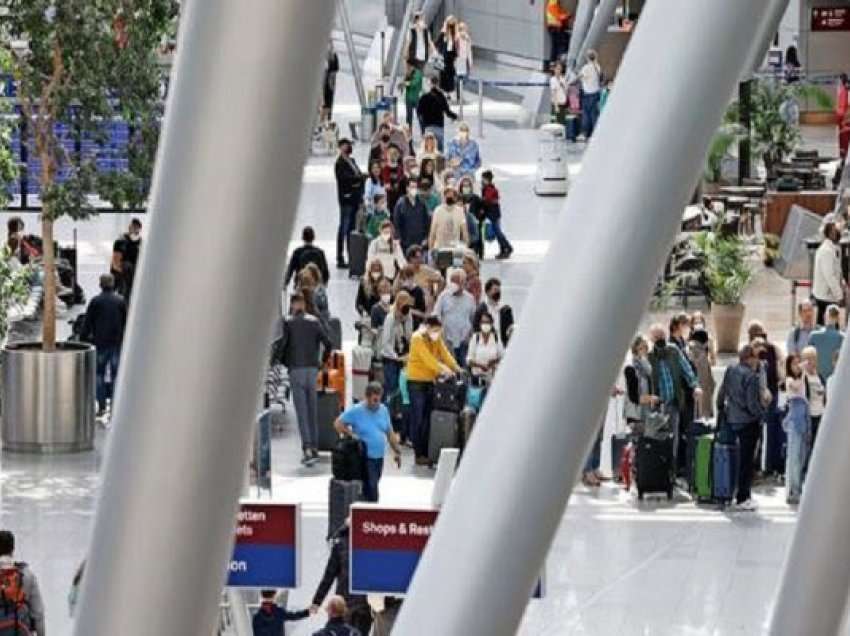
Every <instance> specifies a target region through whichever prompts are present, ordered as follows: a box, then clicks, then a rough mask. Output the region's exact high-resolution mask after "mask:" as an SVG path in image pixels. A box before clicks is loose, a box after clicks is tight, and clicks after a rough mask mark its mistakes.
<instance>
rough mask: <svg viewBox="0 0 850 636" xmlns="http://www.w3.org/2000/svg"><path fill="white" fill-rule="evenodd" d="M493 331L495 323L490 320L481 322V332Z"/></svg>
mask: <svg viewBox="0 0 850 636" xmlns="http://www.w3.org/2000/svg"><path fill="white" fill-rule="evenodd" d="M491 331H493V325H491V324H490V323H489V322H484V323H481V333H490V332H491Z"/></svg>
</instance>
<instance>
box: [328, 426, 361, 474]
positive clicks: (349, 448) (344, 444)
mask: <svg viewBox="0 0 850 636" xmlns="http://www.w3.org/2000/svg"><path fill="white" fill-rule="evenodd" d="M365 457H366V453H365V450H364V448H363V442H362V441H361V440H359V439H354V438H353V437H349V436H348V435H343V436H341V437H339V438H338V439H337V441H336V444H335V445H334V448H333V450H332V451H331V473H332V474H333V476H334V479H339V480H342V481H352V480H358V479H363V469H364V464H365V461H364V460H365Z"/></svg>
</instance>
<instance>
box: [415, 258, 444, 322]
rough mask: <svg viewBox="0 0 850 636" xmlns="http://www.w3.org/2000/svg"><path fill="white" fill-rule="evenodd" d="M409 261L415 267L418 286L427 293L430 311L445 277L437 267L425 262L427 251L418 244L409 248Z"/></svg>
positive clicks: (426, 300)
mask: <svg viewBox="0 0 850 636" xmlns="http://www.w3.org/2000/svg"><path fill="white" fill-rule="evenodd" d="M407 262H408V263H409V264H410V266H411V267H412V268H413V279H414V281H415V282H416V286H417V287H419V288H420V289H421V290H422V291H423V292H424V293H425V304H426V305H427V311H429V312H430V311H431V309H432V308H433V306H434V302H435V301H436V300H437V295H438V294H439V293H440V291H442V289H443V285H444V280H443V277H442V276H441V275H440V272H438V271H437V270H436V269H434V268H433V267H430V266H428V265H426V264H425V252H424V250H423V249H422V248H421V247H419V246H418V245H414V246H413V247H411V248H410V249H408V250H407Z"/></svg>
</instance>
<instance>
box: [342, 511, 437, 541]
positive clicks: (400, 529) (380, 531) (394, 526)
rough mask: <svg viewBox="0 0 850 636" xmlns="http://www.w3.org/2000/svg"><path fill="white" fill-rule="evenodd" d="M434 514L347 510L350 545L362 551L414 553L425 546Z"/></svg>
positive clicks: (428, 512)
mask: <svg viewBox="0 0 850 636" xmlns="http://www.w3.org/2000/svg"><path fill="white" fill-rule="evenodd" d="M436 521H437V511H436V510H403V509H386V510H382V509H379V508H357V507H354V508H352V509H351V545H352V547H353V548H354V549H364V550H415V551H418V552H421V551H422V550H423V549H424V548H425V544H426V543H428V537H430V536H431V530H432V529H433V526H434V523H435V522H436Z"/></svg>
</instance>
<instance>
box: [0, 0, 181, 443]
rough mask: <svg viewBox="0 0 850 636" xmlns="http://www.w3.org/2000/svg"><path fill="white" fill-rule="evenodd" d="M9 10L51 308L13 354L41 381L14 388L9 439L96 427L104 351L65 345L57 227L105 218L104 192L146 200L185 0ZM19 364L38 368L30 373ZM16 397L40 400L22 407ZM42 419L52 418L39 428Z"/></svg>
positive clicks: (80, 1)
mask: <svg viewBox="0 0 850 636" xmlns="http://www.w3.org/2000/svg"><path fill="white" fill-rule="evenodd" d="M6 4H7V10H6V14H5V15H4V28H5V34H4V35H5V37H4V47H5V49H6V51H7V53H8V54H9V58H10V61H11V66H12V74H13V77H14V80H15V89H16V98H17V103H18V104H19V106H20V110H21V114H22V118H23V122H24V124H23V126H22V139H21V142H22V145H24V144H25V145H26V147H27V149H28V152H29V154H30V156H31V157H33V158H35V159H37V161H38V164H39V166H40V174H39V175H38V179H39V190H40V192H39V195H40V199H41V206H42V211H41V219H40V220H41V244H42V254H41V266H42V276H43V286H44V305H43V311H42V319H43V326H42V339H41V342H38V343H22V344H19V345H15V347H14V349H11V348H9V347H7V349H6V351H5V352H4V353H5V355H4V359H5V364H4V367H5V369H4V373H5V377H6V379H7V380H9V379H10V378H11V379H13V380H14V382H20V381H23V380H22V379H21V378H23V377H26V378H27V380H26V382H36V381H37V382H40V383H41V384H39V386H37V387H26V388H27V390H26V391H21V386H20V385H17V386H14V387H13V386H10V384H9V383H8V382H7V383H6V388H5V389H4V403H5V404H7V405H8V407H9V408H7V409H6V412H5V415H4V422H3V433H4V441H6V442H8V437H9V435H10V434H11V431H12V430H15V431H28V433H27V434H34V432H35V431H42V432H43V431H46V430H50V429H55V428H56V427H64V428H66V429H68V430H70V429H72V428H73V429H79V428H80V427H82V428H83V429H86V433H85V434H86V435H88V432H87V431H88V429H89V428H91V429H92V430H93V421H94V396H93V388H94V386H93V385H94V352H93V350H92V348H91V347H90V346H88V345H81V344H73V343H59V344H57V341H56V288H57V285H56V276H55V266H56V254H55V245H54V238H53V228H54V223H55V222H56V220H57V219H60V218H62V217H70V218H72V219H75V220H80V219H85V218H86V217H88V216H89V215H91V214H93V213H94V212H95V208H94V203H95V200H96V198H97V197H99V198H100V199H101V200H103V201H107V202H110V203H111V204H112V205H113V206H114V207H116V208H127V207H131V208H135V207H139V206H141V205H143V204H144V202H145V200H146V198H147V190H148V185H149V182H150V175H151V172H152V166H153V159H154V156H155V153H156V144H157V138H158V131H159V119H160V115H161V109H162V100H161V98H160V87H161V84H162V76H163V69H162V68H161V67H160V66H159V65H158V64H157V51H158V49H159V46H160V44H161V42H162V41H163V39H164V38H165V36H166V35H167V34H168V31H169V29H170V27H171V25H172V24H173V17H174V15H175V14H176V3H175V2H174V0H99V1H98V2H91V1H90V0H61V1H59V0H9V2H7V3H6ZM116 121H120V122H124V123H126V124H127V125H128V127H129V128H128V129H129V134H128V140H127V143H126V144H125V145H121V146H119V147H116V145H115V144H109V143H108V141H109V133H110V126H111V125H112V124H113V122H116ZM116 168H117V169H116ZM30 177H33V175H32V174H31V175H30ZM104 265H105V264H104ZM20 365H22V366H23V368H27V369H29V370H30V371H31V372H32V371H33V370H34V368H37V369H36V371H35V372H32V373H30V374H29V375H26V376H24V375H21V373H22V369H21V368H19V367H20ZM59 378H64V381H62V382H60V381H59V380H58V379H59ZM16 396H17V397H18V398H20V399H21V400H23V399H26V400H29V402H30V403H28V404H15V401H16ZM39 418H45V419H46V420H47V421H43V422H38V421H35V420H37V419H39ZM81 419H82V420H85V421H83V422H81V421H80V420H81ZM13 420H14V421H13ZM9 446H10V445H9V444H8V443H7V444H6V447H7V448H9ZM72 446H73V445H72ZM69 448H70V447H69ZM29 450H37V449H35V448H32V449H29Z"/></svg>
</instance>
